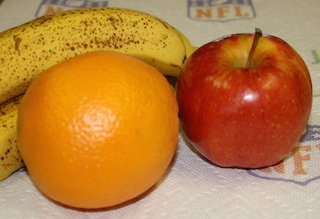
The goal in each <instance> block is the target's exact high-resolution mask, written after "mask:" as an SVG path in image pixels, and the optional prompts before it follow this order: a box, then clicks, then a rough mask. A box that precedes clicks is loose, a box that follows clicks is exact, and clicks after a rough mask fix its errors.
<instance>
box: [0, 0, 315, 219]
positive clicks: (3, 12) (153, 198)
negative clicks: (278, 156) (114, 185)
mask: <svg viewBox="0 0 320 219" xmlns="http://www.w3.org/2000/svg"><path fill="white" fill-rule="evenodd" d="M0 2H1V1H0ZM77 7H124V8H132V9H138V10H141V11H145V12H148V13H151V14H153V15H156V16H158V17H161V18H162V19H164V20H166V21H167V22H169V23H170V24H172V25H173V26H175V27H176V28H177V29H179V30H181V31H182V32H183V33H185V35H186V36H187V37H188V38H189V39H190V40H191V42H192V43H193V45H195V46H201V45H203V44H205V43H207V42H210V41H212V40H214V39H216V38H219V37H222V36H224V35H227V34H233V33H247V32H254V28H255V27H259V28H261V29H262V31H263V32H264V33H267V34H271V35H276V36H278V37H280V38H282V39H284V40H285V41H287V42H288V43H289V44H290V45H292V47H294V48H295V49H296V50H297V51H298V53H300V55H301V57H302V58H303V59H304V60H305V62H306V64H307V66H308V68H309V71H310V73H311V77H312V81H313V105H312V113H311V116H310V121H309V123H308V126H307V130H306V133H305V134H304V136H303V137H302V138H301V140H300V142H299V144H298V146H299V148H298V149H297V150H295V151H294V153H293V154H292V156H291V157H290V158H289V159H287V160H286V161H285V162H283V163H280V164H279V165H277V166H274V167H270V168H266V169H263V170H246V169H236V168H221V167H217V166H215V165H212V164H210V163H208V162H207V161H206V160H204V159H202V158H201V157H200V156H198V155H197V154H196V153H195V152H194V151H193V150H192V147H191V146H190V144H189V143H188V141H186V139H185V138H184V136H183V134H182V132H181V133H180V135H179V142H178V145H177V152H176V156H175V158H174V161H173V163H172V165H171V166H170V168H169V171H168V173H167V175H166V176H165V177H164V179H163V180H162V181H161V182H160V183H159V184H158V185H157V186H156V187H155V188H154V189H152V190H151V191H149V192H148V193H147V194H145V195H144V196H142V197H140V198H139V199H137V200H135V201H134V202H131V203H130V204H127V205H124V206H120V207H116V208H109V209H103V210H99V211H81V210H76V209H71V208H66V207H62V206H60V205H58V204H56V203H54V202H52V201H50V200H48V199H47V198H46V197H44V196H43V195H42V194H41V193H40V192H39V191H38V190H37V189H36V188H35V187H34V185H33V184H32V182H31V180H30V178H29V176H28V174H27V172H26V171H25V170H24V169H21V170H19V171H17V172H15V173H14V174H13V175H12V176H10V177H9V178H7V179H6V180H4V181H1V182H0V218H6V219H7V218H26V219H27V218H88V219H89V218H90V219H91V218H92V219H94V218H166V219H169V218H175V219H176V218H238V219H241V218H320V207H319V202H320V83H319V82H320V30H319V27H320V1H319V0H305V1H300V0H273V1H269V0H175V1H171V0H153V1H149V0H34V1H28V0H3V1H2V2H1V3H0V31H3V30H5V29H8V28H10V27H13V26H16V25H19V24H22V23H24V22H26V21H28V20H30V19H32V18H34V17H38V16H41V15H43V14H45V13H48V12H52V11H56V10H61V9H63V10H65V9H70V8H77ZM155 134H156V133H155Z"/></svg>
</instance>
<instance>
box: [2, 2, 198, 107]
mask: <svg viewBox="0 0 320 219" xmlns="http://www.w3.org/2000/svg"><path fill="white" fill-rule="evenodd" d="M190 48H191V49H190ZM96 50H109V51H110V50H111V51H118V52H122V53H126V54H128V55H131V56H134V57H136V58H139V59H141V60H143V61H145V62H147V63H149V64H151V65H153V66H154V67H156V68H158V69H159V70H160V71H161V72H163V73H164V74H165V75H172V76H177V75H178V74H179V72H180V69H181V66H182V65H183V64H184V62H185V61H186V59H187V58H188V56H189V55H190V53H192V45H191V44H190V42H189V40H188V39H187V38H186V37H185V36H184V35H183V34H182V33H181V32H179V31H178V30H177V29H175V28H174V27H173V26H171V25H170V24H168V23H167V22H165V21H163V20H161V19H160V18H157V17H154V16H152V15H149V14H146V13H144V12H139V11H135V10H130V9H121V8H85V9H73V10H68V11H63V12H59V13H55V14H53V15H45V16H42V17H39V18H36V19H34V20H31V21H29V22H28V23H25V24H22V25H20V26H17V27H15V28H12V29H9V30H6V31H4V32H1V33H0V51H1V52H0V104H1V103H4V102H5V101H7V100H9V99H12V98H13V97H15V96H17V95H20V94H22V93H23V92H24V91H25V90H26V88H27V87H28V85H29V84H30V82H31V81H32V80H33V79H34V78H35V77H36V76H37V75H38V74H40V73H41V72H42V71H44V70H46V69H47V68H49V67H51V66H52V65H54V64H57V63H59V62H61V61H63V60H65V59H68V58H71V57H73V56H75V55H79V54H83V53H86V52H90V51H96Z"/></svg>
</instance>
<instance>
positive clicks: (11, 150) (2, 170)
mask: <svg viewBox="0 0 320 219" xmlns="http://www.w3.org/2000/svg"><path fill="white" fill-rule="evenodd" d="M19 101H20V97H17V98H15V99H13V100H11V101H10V102H8V103H5V104H3V105H2V106H1V107H0V181H1V180H3V179H5V178H7V177H8V176H9V175H11V174H12V173H13V172H14V171H16V170H18V169H20V168H21V167H23V166H24V164H23V161H22V159H21V157H20V153H19V150H18V145H17V118H18V104H19Z"/></svg>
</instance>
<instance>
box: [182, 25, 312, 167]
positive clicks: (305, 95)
mask: <svg viewBox="0 0 320 219" xmlns="http://www.w3.org/2000/svg"><path fill="white" fill-rule="evenodd" d="M176 95H177V101H178V104H179V116H180V121H181V125H182V128H183V130H184V132H185V136H186V137H187V139H188V140H189V141H190V142H191V145H192V146H193V147H194V148H195V149H196V150H197V151H198V152H200V154H202V155H203V156H204V157H206V158H207V159H208V160H209V161H211V162H213V163H214V164H216V165H218V166H221V167H239V168H260V167H266V166H270V165H273V164H276V163H278V162H280V161H281V160H283V159H284V158H285V157H286V156H287V155H288V153H289V151H290V149H291V148H292V147H293V146H295V145H296V143H297V142H298V140H299V138H300V137H301V135H302V134H303V132H304V130H305V127H306V124H307V122H308V118H309V115H310V111H311V105H312V82H311V78H310V74H309V71H308V69H307V66H306V65H305V63H304V61H303V60H302V58H301V57H300V56H299V54H298V53H297V52H296V51H295V50H294V49H293V48H292V47H291V46H290V45H289V44H288V43H286V42H285V41H284V40H282V39H279V38H278V37H275V36H271V35H264V34H262V32H261V30H259V29H256V33H255V34H253V33H252V34H232V35H228V36H225V37H222V38H220V39H218V40H216V41H213V42H210V43H207V44H205V45H203V46H201V47H200V48H198V49H197V50H196V51H195V52H194V53H193V55H192V56H190V57H189V59H188V60H187V62H186V64H185V65H184V66H183V68H182V71H181V74H180V75H179V77H178V80H177V87H176Z"/></svg>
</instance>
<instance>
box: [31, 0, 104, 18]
mask: <svg viewBox="0 0 320 219" xmlns="http://www.w3.org/2000/svg"><path fill="white" fill-rule="evenodd" d="M107 6H108V0H42V2H41V4H40V5H39V8H38V10H37V12H36V17H39V16H42V15H49V14H54V13H55V12H59V11H64V10H69V9H74V8H97V7H107Z"/></svg>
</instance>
